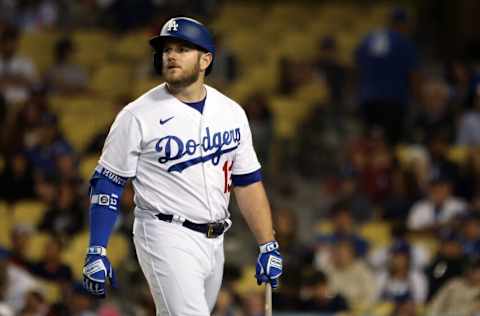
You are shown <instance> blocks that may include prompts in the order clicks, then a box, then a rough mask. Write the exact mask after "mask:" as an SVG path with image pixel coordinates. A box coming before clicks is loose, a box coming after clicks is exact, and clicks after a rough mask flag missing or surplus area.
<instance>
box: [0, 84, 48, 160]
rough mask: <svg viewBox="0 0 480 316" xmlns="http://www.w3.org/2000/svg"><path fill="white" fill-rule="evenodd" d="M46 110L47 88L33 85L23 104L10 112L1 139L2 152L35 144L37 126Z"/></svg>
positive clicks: (7, 152)
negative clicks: (3, 137)
mask: <svg viewBox="0 0 480 316" xmlns="http://www.w3.org/2000/svg"><path fill="white" fill-rule="evenodd" d="M48 111H49V110H48V93H47V90H46V89H45V87H44V86H41V85H35V86H33V87H32V88H31V89H30V96H29V99H28V100H27V101H26V102H25V104H24V105H23V106H22V107H21V108H20V109H19V110H18V111H16V112H14V113H12V112H13V111H12V112H10V115H9V121H8V122H7V125H8V126H7V128H6V130H5V138H6V139H5V140H4V141H3V150H4V152H5V153H6V154H7V155H8V154H12V153H16V152H19V151H26V150H28V149H31V148H32V147H34V146H36V145H37V144H38V142H39V141H40V134H39V132H38V126H39V125H40V123H41V120H42V117H43V116H44V115H45V113H48Z"/></svg>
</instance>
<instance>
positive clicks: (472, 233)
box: [460, 210, 480, 257]
mask: <svg viewBox="0 0 480 316" xmlns="http://www.w3.org/2000/svg"><path fill="white" fill-rule="evenodd" d="M460 224H461V226H460V242H461V245H462V248H463V252H464V254H465V255H466V256H469V257H475V256H480V214H479V213H478V210H475V211H472V212H470V213H468V214H466V215H465V216H464V217H463V218H462V221H461V223H460Z"/></svg>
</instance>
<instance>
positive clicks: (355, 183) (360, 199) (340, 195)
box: [332, 167, 374, 223]
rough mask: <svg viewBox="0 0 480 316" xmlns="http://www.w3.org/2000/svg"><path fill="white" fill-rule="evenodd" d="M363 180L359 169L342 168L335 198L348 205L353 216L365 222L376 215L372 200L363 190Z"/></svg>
mask: <svg viewBox="0 0 480 316" xmlns="http://www.w3.org/2000/svg"><path fill="white" fill-rule="evenodd" d="M361 180H362V179H361V177H360V174H359V173H358V172H357V171H355V170H353V169H352V168H349V167H346V168H342V170H341V171H340V174H339V187H338V192H336V199H335V203H338V204H344V205H348V208H349V209H350V214H351V216H352V218H353V219H354V221H356V222H358V223H364V222H366V221H368V220H369V219H371V218H372V217H373V215H374V214H373V208H372V206H371V204H370V200H369V199H368V196H367V195H366V194H365V193H364V192H363V186H362V184H361ZM332 207H333V206H332ZM333 208H334V207H333Z"/></svg>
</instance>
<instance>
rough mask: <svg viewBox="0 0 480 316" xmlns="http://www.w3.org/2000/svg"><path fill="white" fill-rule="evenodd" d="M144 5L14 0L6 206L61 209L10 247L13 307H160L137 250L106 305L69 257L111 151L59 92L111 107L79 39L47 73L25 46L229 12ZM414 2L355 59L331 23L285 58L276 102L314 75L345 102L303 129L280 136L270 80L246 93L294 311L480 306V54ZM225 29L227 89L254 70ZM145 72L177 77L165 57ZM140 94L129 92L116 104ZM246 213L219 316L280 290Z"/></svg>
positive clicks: (329, 101)
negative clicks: (34, 245)
mask: <svg viewBox="0 0 480 316" xmlns="http://www.w3.org/2000/svg"><path fill="white" fill-rule="evenodd" d="M142 3H143V5H138V3H137V2H136V1H127V0H124V1H123V0H122V1H120V0H117V1H115V0H109V1H92V0H83V1H66V0H65V1H62V0H43V1H28V0H24V1H9V0H0V21H1V24H0V123H1V124H0V132H1V134H0V136H1V139H0V150H1V157H2V161H3V162H2V165H3V166H2V168H1V172H0V178H1V181H0V187H1V189H0V198H1V199H2V200H3V202H4V203H5V205H7V208H10V207H12V208H13V206H14V205H15V204H16V203H18V202H19V201H24V200H36V201H40V202H41V203H42V204H43V205H45V207H46V208H45V210H44V211H43V212H42V218H41V219H40V220H39V221H38V224H37V225H36V226H35V227H32V226H29V225H24V224H21V223H19V224H16V225H15V226H14V227H12V228H11V231H10V242H9V246H4V247H2V248H1V249H0V250H1V251H0V315H2V316H7V315H22V316H27V315H38V316H40V315H50V316H54V315H81V316H87V315H104V316H106V315H153V314H154V306H153V301H152V299H151V297H150V294H149V291H148V288H147V287H146V282H145V281H144V280H143V275H142V274H141V272H140V270H139V268H138V266H137V264H136V259H135V254H134V251H133V248H132V245H131V243H130V244H129V246H128V247H129V249H128V250H129V251H130V252H129V255H128V257H127V258H126V259H125V260H124V262H123V264H122V265H121V266H117V267H114V268H117V270H118V273H119V276H120V282H119V283H120V287H119V289H117V290H112V291H110V292H109V294H111V295H109V298H108V299H107V300H102V301H95V300H93V299H92V298H90V297H89V296H88V295H87V294H86V293H85V292H84V291H83V290H82V286H81V284H80V283H78V282H79V280H78V279H77V277H76V276H75V273H74V272H73V271H72V267H71V266H69V265H68V264H66V263H65V262H64V261H63V259H62V251H63V250H64V249H65V248H66V247H68V246H69V243H71V242H72V240H73V239H74V238H75V236H78V235H79V234H81V233H82V232H85V231H86V229H87V227H88V206H89V204H88V195H87V192H88V179H85V177H84V176H82V174H81V172H80V167H79V166H80V165H81V164H82V161H84V160H85V159H86V157H88V156H91V155H98V154H99V153H100V152H101V148H102V145H103V140H104V139H105V137H106V133H107V132H108V126H105V127H104V128H102V129H99V130H98V131H96V132H97V134H95V135H94V136H93V137H92V138H91V139H89V140H88V141H87V146H85V147H84V148H81V149H79V148H75V146H74V145H73V144H72V143H71V140H69V139H68V137H67V136H66V134H65V130H64V127H63V128H62V125H61V124H60V115H61V114H59V113H57V112H56V111H55V110H54V109H53V108H52V107H51V106H50V100H51V97H52V96H58V95H61V96H67V97H72V98H73V97H75V96H78V95H83V96H91V98H92V99H91V100H92V102H95V94H94V93H93V92H92V91H91V90H90V81H91V73H90V70H89V69H86V68H85V67H83V66H82V65H81V64H79V63H76V62H75V59H74V58H73V55H74V52H75V42H74V41H73V40H72V38H70V37H68V36H61V37H59V38H58V40H57V41H56V43H55V45H54V50H53V51H52V52H51V54H52V60H53V62H52V63H51V65H50V66H49V67H48V69H46V70H45V71H40V70H39V69H37V67H36V65H35V63H34V61H33V59H32V56H29V55H28V54H27V55H25V54H23V55H20V54H19V53H18V49H17V48H18V44H19V41H20V40H21V38H22V36H24V34H28V33H30V32H42V31H48V30H56V29H62V30H65V29H66V30H69V29H71V30H74V29H77V28H97V29H106V30H109V31H111V32H113V33H114V34H117V35H116V36H121V34H122V32H125V31H126V30H131V29H135V28H144V29H148V30H149V32H151V35H153V34H154V32H155V31H158V26H159V25H161V24H162V23H163V22H164V21H165V17H168V16H170V15H175V14H177V13H188V14H191V15H193V16H196V17H197V16H198V17H200V19H201V20H202V19H203V20H205V21H208V20H209V19H215V18H216V17H218V15H219V14H221V10H220V9H219V8H221V3H219V1H213V0H212V1H193V2H192V3H195V5H191V3H190V2H189V1H180V2H179V1H175V2H172V1H153V0H152V1H142ZM182 7H183V8H187V7H188V8H189V9H188V10H179V8H182ZM410 13H411V11H407V10H404V9H400V8H393V9H392V10H391V11H389V12H388V18H387V21H388V22H387V24H386V25H385V27H384V28H380V29H376V30H371V32H368V33H366V34H364V37H362V38H359V41H358V44H357V45H356V48H355V50H354V51H353V52H352V56H351V58H352V60H353V63H351V64H346V63H344V62H343V61H342V60H341V59H340V58H339V55H340V54H339V49H340V48H339V45H338V42H339V39H337V38H336V37H335V35H332V34H324V35H323V36H322V37H320V38H314V39H312V41H313V42H315V43H316V44H315V48H316V51H315V54H314V57H313V58H310V59H302V60H300V61H299V60H293V59H291V58H288V57H285V58H281V59H280V60H279V63H278V65H277V66H278V69H279V71H278V76H277V77H276V78H275V80H276V81H275V95H276V96H281V97H289V96H292V95H295V93H296V92H297V91H299V90H301V89H302V87H305V86H307V85H309V84H310V83H312V82H321V83H322V84H323V86H324V87H325V88H326V91H327V95H328V97H327V98H325V99H324V100H322V101H321V102H318V103H315V104H312V105H311V108H312V110H311V112H310V114H309V115H308V116H307V117H305V118H304V119H302V121H301V124H299V126H298V128H297V130H296V131H295V133H294V137H284V138H282V137H278V135H277V134H276V133H275V129H276V128H277V127H276V124H277V121H276V120H275V113H274V111H273V110H272V106H271V104H270V103H271V102H272V98H271V97H270V96H269V95H267V94H266V93H265V92H264V91H262V90H260V89H259V90H258V91H253V92H252V93H250V94H249V95H248V97H246V98H245V99H244V100H241V101H242V106H244V108H245V110H246V111H247V114H248V116H249V119H250V123H251V128H252V132H253V138H254V142H255V146H256V149H257V152H258V154H259V158H260V160H261V161H262V164H263V166H264V168H263V171H264V178H265V182H266V186H267V189H268V191H269V195H270V197H271V202H272V208H273V217H274V224H275V230H276V238H277V239H278V241H279V243H280V246H281V252H282V255H284V265H285V275H284V276H283V277H282V286H281V288H280V289H279V290H278V291H277V292H276V293H274V296H273V306H274V310H275V311H277V312H306V313H307V312H311V313H316V314H319V313H325V315H334V314H337V313H340V314H342V313H343V314H345V315H350V314H352V315H385V316H387V315H388V316H418V315H429V316H449V315H452V316H453V315H455V316H478V315H480V261H479V254H480V150H479V148H480V147H479V145H480V89H479V87H480V86H479V84H480V72H478V65H477V64H476V62H477V60H475V56H470V57H467V56H466V55H465V57H462V58H447V56H444V58H438V56H435V58H434V57H432V56H429V55H428V54H426V53H425V52H427V51H428V47H427V48H425V47H424V46H422V43H418V42H416V41H415V34H416V33H415V28H414V26H415V22H414V20H413V19H412V18H411V14H410ZM226 35H228V34H219V37H218V45H219V47H221V48H220V49H219V50H220V51H221V53H219V54H218V56H217V59H216V60H215V66H214V71H213V73H212V75H211V76H210V77H209V78H207V80H209V82H211V83H212V85H214V86H218V87H220V88H223V89H225V91H227V92H228V91H229V88H230V87H231V86H232V85H233V84H234V83H235V82H236V81H237V80H238V78H239V77H240V76H241V75H242V74H241V72H242V69H241V62H240V60H239V57H238V56H236V55H235V53H232V52H231V51H229V47H228V45H227V44H226V41H223V39H224V37H225V36H226ZM145 45H147V43H145ZM92 49H94V48H92ZM258 49H259V50H261V49H262V47H261V45H259V46H258ZM31 54H35V52H34V51H32V52H31ZM145 65H148V66H145ZM138 67H139V69H140V70H139V72H141V73H144V75H145V76H148V77H151V78H153V80H156V81H157V82H158V83H160V82H161V78H160V77H158V76H156V75H155V74H154V73H153V67H152V66H151V65H150V59H146V60H145V61H144V63H143V64H142V65H139V66H138ZM247 77H248V75H247ZM118 79H119V80H121V78H118ZM135 97H136V95H131V94H130V93H127V92H123V93H120V94H119V96H118V97H117V98H116V99H115V100H114V104H115V106H114V108H115V110H114V111H118V110H119V109H121V107H122V106H124V105H126V104H127V103H128V102H129V101H130V100H132V99H133V98H135ZM112 120H113V117H112ZM92 171H93V170H92ZM132 194H133V193H132V188H131V187H130V186H129V187H127V188H126V191H125V194H124V195H123V198H122V214H121V217H120V219H119V222H118V223H117V228H116V229H117V232H119V233H120V234H123V235H124V236H125V238H127V240H129V241H130V235H131V222H132V216H133V214H132V213H133V212H131V210H132V207H133V204H132V203H133V202H132ZM232 216H233V217H234V219H235V225H234V227H233V228H232V231H231V232H229V233H228V234H227V237H226V253H227V256H226V261H227V264H226V267H225V272H224V282H223V286H222V289H221V291H220V294H219V298H218V303H217V306H216V308H215V311H214V315H217V316H227V315H228V316H233V315H245V316H256V315H262V314H263V308H264V307H263V294H262V293H263V289H262V288H261V287H257V286H256V285H255V284H254V283H255V282H254V278H253V274H254V273H253V272H252V271H251V265H253V264H254V260H255V255H256V247H255V243H254V241H253V240H252V239H251V237H249V236H250V235H249V234H248V233H247V230H246V227H245V224H244V223H243V222H242V220H241V219H240V216H239V214H238V210H236V207H235V205H234V203H233V205H232ZM39 232H41V233H45V234H47V235H48V236H49V238H48V240H47V241H46V242H45V249H44V250H43V251H42V255H41V256H40V257H39V258H38V260H32V259H31V258H29V257H28V256H27V255H26V249H27V248H28V242H29V239H30V238H31V237H32V236H33V235H35V234H38V233H39ZM229 235H230V236H229ZM237 237H239V238H237ZM86 246H87V245H86V244H85V248H86ZM245 250H246V251H245ZM39 280H43V281H48V282H50V283H52V282H53V283H54V284H55V285H56V286H57V287H58V288H60V289H61V295H60V297H59V298H58V299H57V300H56V301H54V302H52V301H49V300H48V298H47V296H48V295H47V294H46V290H45V289H44V288H42V287H41V286H40V284H41V282H39ZM132 285H135V290H133V292H134V293H133V294H132Z"/></svg>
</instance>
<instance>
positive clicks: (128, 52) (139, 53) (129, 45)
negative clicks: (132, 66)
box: [113, 30, 152, 63]
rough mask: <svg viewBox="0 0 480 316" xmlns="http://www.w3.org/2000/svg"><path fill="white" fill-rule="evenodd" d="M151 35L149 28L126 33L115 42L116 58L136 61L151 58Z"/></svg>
mask: <svg viewBox="0 0 480 316" xmlns="http://www.w3.org/2000/svg"><path fill="white" fill-rule="evenodd" d="M151 37H152V35H151V34H149V32H148V31H147V30H140V31H136V32H130V33H127V34H124V35H123V36H121V37H120V38H118V40H116V41H115V42H114V48H113V57H114V58H115V59H116V60H122V61H126V62H134V63H138V62H140V61H142V60H145V59H150V58H151V54H152V50H151V48H150V45H149V44H148V40H149V39H150V38H151Z"/></svg>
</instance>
